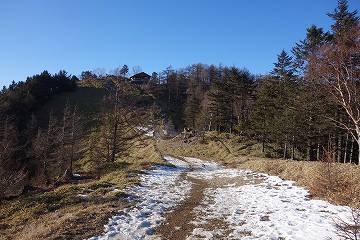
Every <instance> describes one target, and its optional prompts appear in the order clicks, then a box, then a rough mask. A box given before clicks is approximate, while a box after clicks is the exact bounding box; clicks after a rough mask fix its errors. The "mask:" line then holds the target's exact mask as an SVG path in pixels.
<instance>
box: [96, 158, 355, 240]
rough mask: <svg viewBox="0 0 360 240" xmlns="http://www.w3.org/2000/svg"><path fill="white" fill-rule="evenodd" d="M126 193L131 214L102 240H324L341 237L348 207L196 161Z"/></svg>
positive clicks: (153, 174) (156, 174) (121, 216)
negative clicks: (339, 225) (338, 222)
mask: <svg viewBox="0 0 360 240" xmlns="http://www.w3.org/2000/svg"><path fill="white" fill-rule="evenodd" d="M165 159H166V160H167V161H168V162H170V163H171V164H173V165H174V166H175V167H164V166H157V167H156V169H155V170H149V171H147V172H146V174H144V175H142V176H141V186H140V187H136V188H129V189H128V190H129V194H130V195H131V196H132V199H131V200H132V201H135V202H136V204H135V205H134V206H133V207H130V208H127V209H124V210H122V211H120V212H119V213H118V215H117V216H114V217H113V218H111V219H110V221H109V223H108V225H106V226H105V231H106V234H105V235H104V236H101V237H93V238H91V239H92V240H100V239H101V240H102V239H178V240H180V239H271V240H280V239H286V240H290V239H291V240H296V239H299V240H300V239H303V240H311V239H314V240H315V239H316V240H321V239H326V238H327V237H331V238H332V239H333V240H336V239H340V238H339V237H337V235H336V232H335V231H336V230H335V228H334V226H333V219H336V218H337V217H340V218H342V219H346V218H347V217H348V216H349V215H350V211H349V208H347V207H344V206H334V205H331V204H330V203H328V202H325V201H320V200H309V199H308V198H307V195H308V194H309V193H308V191H307V190H305V189H303V188H301V187H297V186H295V185H294V182H291V181H283V180H281V179H280V178H278V177H274V176H268V175H265V174H257V173H253V172H251V171H244V170H237V169H226V168H222V167H220V166H218V165H216V164H214V163H209V162H204V161H201V160H199V159H195V158H183V159H182V160H181V159H177V158H173V157H166V158H165Z"/></svg>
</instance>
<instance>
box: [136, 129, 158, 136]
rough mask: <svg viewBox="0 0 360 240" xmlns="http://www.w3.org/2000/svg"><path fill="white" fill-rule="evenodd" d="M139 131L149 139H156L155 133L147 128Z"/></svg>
mask: <svg viewBox="0 0 360 240" xmlns="http://www.w3.org/2000/svg"><path fill="white" fill-rule="evenodd" d="M138 129H139V130H141V131H143V132H145V135H146V136H148V137H154V136H155V131H154V130H151V129H149V128H147V127H138Z"/></svg>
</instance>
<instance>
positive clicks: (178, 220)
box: [155, 167, 261, 240]
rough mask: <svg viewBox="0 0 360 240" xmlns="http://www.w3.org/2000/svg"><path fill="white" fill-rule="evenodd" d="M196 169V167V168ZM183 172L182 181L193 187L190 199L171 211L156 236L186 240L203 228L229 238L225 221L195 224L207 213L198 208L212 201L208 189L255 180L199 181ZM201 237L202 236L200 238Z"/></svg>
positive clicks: (158, 228) (217, 220)
mask: <svg viewBox="0 0 360 240" xmlns="http://www.w3.org/2000/svg"><path fill="white" fill-rule="evenodd" d="M195 169H196V167H195ZM195 169H194V168H193V169H192V170H190V171H187V172H183V173H182V175H181V180H182V181H189V182H190V183H191V185H192V188H191V191H190V193H189V196H188V198H187V199H186V200H185V201H184V202H183V204H181V205H180V206H178V207H177V208H175V209H174V210H173V211H171V212H170V213H169V214H168V215H167V216H166V222H164V223H162V224H161V225H160V226H159V227H157V228H156V229H155V232H156V235H160V236H161V239H169V240H170V239H177V240H182V239H186V238H187V237H188V236H190V235H192V233H193V231H194V229H195V228H202V229H205V230H208V231H213V230H217V231H218V232H220V233H221V235H222V236H227V235H229V233H230V232H231V231H232V230H231V229H230V226H229V224H228V223H227V222H225V221H224V219H216V218H214V219H211V220H208V221H206V222H203V223H200V224H199V223H195V222H194V220H196V219H199V217H200V218H201V217H204V216H205V215H206V213H205V212H199V211H197V210H196V209H197V208H199V207H200V208H204V207H206V204H207V203H206V201H205V199H206V198H207V200H209V199H208V198H210V201H212V200H211V196H206V190H207V189H214V188H222V187H226V186H229V185H232V186H242V185H245V184H247V183H249V182H250V181H251V182H254V179H251V180H250V179H249V180H245V179H244V178H243V177H217V178H213V179H199V178H196V177H193V176H191V173H192V171H194V170H195ZM255 182H256V183H260V182H261V179H260V178H259V179H256V181H255ZM199 237H201V236H199Z"/></svg>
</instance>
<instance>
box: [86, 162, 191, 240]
mask: <svg viewBox="0 0 360 240" xmlns="http://www.w3.org/2000/svg"><path fill="white" fill-rule="evenodd" d="M166 159H167V160H168V161H169V162H170V163H174V164H178V166H179V167H176V168H174V167H165V166H157V167H156V169H155V170H149V171H147V172H146V173H145V174H143V175H142V176H141V186H139V187H131V188H129V189H128V193H129V194H130V195H131V196H132V197H131V198H132V199H131V200H135V201H136V202H137V204H136V205H135V206H133V207H130V208H127V209H124V210H122V211H120V212H119V213H118V215H117V216H114V217H112V218H111V219H110V221H109V223H108V225H106V226H105V231H106V234H105V235H104V236H102V237H93V238H91V240H100V239H122V240H123V239H124V240H125V239H126V240H130V239H144V238H145V239H149V238H151V236H152V235H153V234H154V227H156V226H158V225H159V224H160V223H161V222H162V221H164V220H165V215H164V214H165V212H166V211H169V210H170V211H171V209H172V208H173V207H175V206H176V205H178V204H180V203H181V202H182V201H183V200H184V199H185V197H186V195H187V194H188V192H189V191H190V188H191V185H190V183H189V182H187V181H180V175H181V173H182V172H183V171H184V170H186V169H187V168H188V164H186V163H184V162H182V161H180V160H178V159H175V158H171V157H167V158H166Z"/></svg>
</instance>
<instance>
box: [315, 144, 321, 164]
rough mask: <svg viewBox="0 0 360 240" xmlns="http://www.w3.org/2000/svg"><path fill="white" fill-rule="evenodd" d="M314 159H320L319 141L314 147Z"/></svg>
mask: <svg viewBox="0 0 360 240" xmlns="http://www.w3.org/2000/svg"><path fill="white" fill-rule="evenodd" d="M316 160H317V161H319V160H320V143H318V144H317V147H316Z"/></svg>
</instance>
